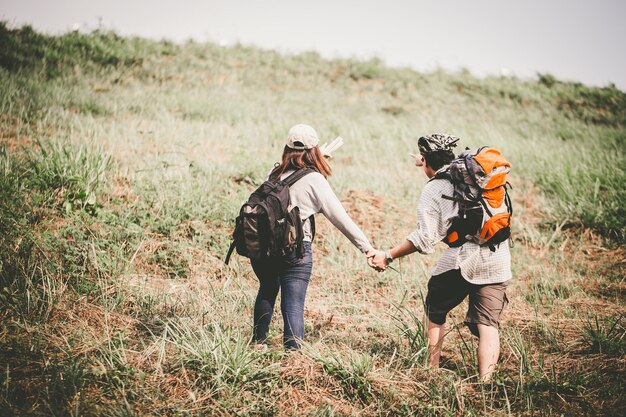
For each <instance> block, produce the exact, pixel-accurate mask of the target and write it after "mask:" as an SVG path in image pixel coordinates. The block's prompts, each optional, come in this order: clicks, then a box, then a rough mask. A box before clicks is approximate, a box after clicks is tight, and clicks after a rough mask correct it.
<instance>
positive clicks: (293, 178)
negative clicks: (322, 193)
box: [283, 168, 317, 187]
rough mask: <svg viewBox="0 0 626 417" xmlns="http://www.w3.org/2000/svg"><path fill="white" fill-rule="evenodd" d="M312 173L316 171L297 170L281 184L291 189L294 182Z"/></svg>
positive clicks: (307, 169) (309, 169)
mask: <svg viewBox="0 0 626 417" xmlns="http://www.w3.org/2000/svg"><path fill="white" fill-rule="evenodd" d="M313 172H317V171H316V170H314V169H313V168H300V169H299V170H297V171H296V172H294V173H293V174H291V175H290V176H288V177H287V178H285V179H284V180H283V182H284V183H285V184H287V185H288V186H290V187H291V186H292V185H294V184H295V183H296V182H298V180H300V179H302V177H304V176H305V175H308V174H311V173H313Z"/></svg>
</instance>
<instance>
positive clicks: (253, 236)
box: [225, 168, 317, 265]
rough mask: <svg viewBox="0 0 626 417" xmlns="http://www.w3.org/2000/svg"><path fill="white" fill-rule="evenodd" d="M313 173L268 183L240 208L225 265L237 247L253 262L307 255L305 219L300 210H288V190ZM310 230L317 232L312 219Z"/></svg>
mask: <svg viewBox="0 0 626 417" xmlns="http://www.w3.org/2000/svg"><path fill="white" fill-rule="evenodd" d="M312 172H317V171H315V170H314V169H312V168H301V169H299V170H297V171H296V172H294V173H293V174H291V175H289V176H288V177H287V178H285V179H284V180H282V181H281V180H279V179H272V176H271V175H270V179H268V180H267V181H265V182H264V183H263V184H261V186H260V187H259V188H257V189H256V190H255V191H254V192H253V193H252V194H251V195H250V197H249V198H248V201H246V203H245V204H244V205H243V206H241V209H240V210H239V216H237V218H236V220H235V230H234V232H233V242H232V244H231V245H230V249H229V250H228V254H227V255H226V260H225V263H226V264H227V265H228V262H229V260H230V256H231V255H232V253H233V250H234V249H235V248H236V249H237V253H238V254H239V255H241V256H245V257H246V258H250V259H261V258H269V257H283V256H285V255H288V254H291V253H294V252H295V253H296V256H297V257H299V258H302V257H303V256H304V246H303V245H302V238H303V237H304V233H303V231H302V220H301V219H300V209H299V208H298V207H293V208H292V209H291V210H289V204H290V198H289V187H290V186H292V185H293V184H295V183H296V181H298V180H299V179H301V178H302V177H304V176H305V175H307V174H310V173H312ZM309 219H310V222H311V230H312V231H313V233H315V218H314V217H313V216H311V217H310V218H309Z"/></svg>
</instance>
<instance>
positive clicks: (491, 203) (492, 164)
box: [433, 146, 513, 251]
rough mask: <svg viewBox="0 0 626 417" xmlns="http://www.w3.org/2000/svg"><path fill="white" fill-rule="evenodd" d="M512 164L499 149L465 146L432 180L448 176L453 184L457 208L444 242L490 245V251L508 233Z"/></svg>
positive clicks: (510, 213) (511, 210)
mask: <svg viewBox="0 0 626 417" xmlns="http://www.w3.org/2000/svg"><path fill="white" fill-rule="evenodd" d="M510 170H511V164H510V163H509V161H507V160H506V159H505V158H504V156H502V154H501V153H500V151H499V150H497V149H494V148H490V147H487V146H483V147H481V148H478V149H472V150H470V149H467V150H465V151H463V152H462V153H461V154H460V155H459V156H458V157H457V158H456V159H454V160H453V161H452V162H451V163H450V166H449V167H448V169H446V170H445V171H442V172H439V173H437V174H436V175H435V176H434V177H433V179H447V180H449V181H451V182H452V185H453V186H454V193H453V195H452V196H442V197H443V198H445V199H448V200H452V201H454V202H456V203H457V205H458V207H459V213H458V216H457V217H455V218H454V219H453V221H452V225H451V227H450V228H449V229H448V234H447V236H446V238H445V239H444V242H445V243H447V244H448V246H450V247H458V246H461V245H462V244H464V243H465V242H474V243H477V244H479V245H481V246H489V248H490V249H491V251H495V250H496V246H497V245H499V244H500V243H502V242H504V241H505V240H507V239H509V237H510V236H511V216H512V215H513V206H512V205H511V199H510V198H509V193H508V191H507V185H508V186H510V184H509V183H508V181H507V175H508V173H509V171H510Z"/></svg>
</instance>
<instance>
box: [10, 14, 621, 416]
mask: <svg viewBox="0 0 626 417" xmlns="http://www.w3.org/2000/svg"><path fill="white" fill-rule="evenodd" d="M0 114H1V115H0V190H1V192H2V199H1V200H0V201H1V203H0V228H1V230H0V254H1V255H0V256H1V257H0V307H1V310H0V317H1V324H0V370H1V372H0V388H1V389H0V414H2V415H76V416H78V415H115V416H121V415H317V416H333V415H335V416H343V415H346V416H347V415H363V416H370V415H407V414H415V415H433V416H440V415H563V414H564V415H623V414H624V413H626V401H624V399H623V392H624V391H625V386H624V385H625V383H624V381H625V378H624V376H625V369H626V360H625V353H626V316H625V314H626V308H625V307H624V306H625V304H624V293H625V291H624V290H625V288H626V284H625V283H624V275H625V274H624V272H625V269H624V259H625V255H626V253H625V250H624V247H623V244H624V240H625V238H626V233H625V228H624V225H625V221H624V218H625V216H626V213H625V211H624V207H625V205H626V197H625V195H626V194H625V193H624V188H625V184H626V175H625V173H624V167H625V166H626V164H625V162H626V161H625V155H626V152H625V151H626V149H625V148H626V94H624V92H622V91H620V90H618V89H616V88H615V87H613V86H609V87H606V88H591V87H587V86H584V85H581V84H575V83H564V82H561V81H559V80H557V79H555V78H554V77H552V76H550V75H548V74H543V75H540V76H539V78H538V80H537V81H528V80H527V81H524V80H519V79H516V78H499V77H492V78H486V79H482V80H480V79H476V78H474V77H473V76H472V75H471V74H469V73H466V72H461V73H454V74H451V73H446V72H443V71H437V72H433V73H428V74H423V73H417V72H415V71H413V70H410V69H391V68H387V67H385V66H384V65H383V64H382V63H381V62H378V61H376V60H370V61H356V60H332V61H329V60H324V59H321V58H320V57H319V56H318V55H317V54H315V53H306V54H300V55H293V56H285V55H280V54H277V53H275V52H272V51H263V50H259V49H254V48H248V47H243V46H234V47H228V48H223V47H219V46H216V45H213V44H198V43H192V42H189V43H187V44H184V45H175V44H172V43H169V42H165V41H164V42H153V41H148V40H145V39H137V38H121V37H119V36H117V35H115V34H112V33H101V32H94V33H92V34H90V35H82V34H78V33H72V34H67V35H63V36H58V37H51V36H46V35H42V34H39V33H37V32H35V31H33V30H32V29H30V28H28V27H25V28H21V29H10V28H8V27H7V26H6V24H1V25H0ZM299 122H304V123H308V124H311V125H313V126H314V127H315V128H316V129H317V131H318V132H319V133H320V135H322V137H324V138H328V139H332V138H334V137H335V136H336V135H339V134H340V135H342V136H343V137H344V138H345V141H346V144H345V146H344V147H343V148H341V150H339V151H338V153H337V155H336V158H335V159H334V161H333V163H332V166H333V170H334V174H333V176H332V177H331V179H330V181H331V185H332V186H333V188H334V189H335V191H336V192H337V194H338V195H339V196H340V198H341V199H342V201H343V203H344V205H345V206H346V208H347V209H348V212H349V213H350V214H351V215H352V216H353V218H354V219H355V221H356V222H357V223H358V224H359V225H360V226H361V227H362V229H363V230H364V231H365V233H366V234H367V235H368V236H369V237H370V239H371V240H372V242H373V243H374V244H375V245H376V246H380V247H389V246H390V245H391V244H394V243H397V242H399V241H401V240H402V239H404V237H405V236H406V235H407V234H408V233H409V232H410V231H411V230H412V228H413V226H414V210H415V205H416V201H417V198H418V196H419V194H420V190H421V187H422V186H423V185H424V184H425V182H426V179H425V177H424V176H423V174H422V173H421V172H420V171H419V170H418V169H416V168H415V167H414V166H413V165H412V163H411V160H410V159H409V158H408V153H409V152H415V150H416V140H415V139H416V138H417V137H419V136H420V135H422V134H424V133H432V132H438V131H444V132H448V133H452V134H455V135H457V136H460V137H461V138H462V142H461V145H462V146H469V147H472V146H478V145H483V144H489V145H492V146H495V147H498V148H499V149H501V150H502V151H503V153H504V154H505V155H506V156H507V157H508V158H509V160H510V161H511V162H512V164H513V175H512V178H511V182H512V184H513V191H512V197H513V200H514V204H515V219H514V221H515V223H514V237H515V243H516V246H515V248H514V249H513V252H512V253H513V272H514V277H515V279H514V280H513V281H512V283H511V286H510V293H509V298H510V300H511V304H510V307H509V309H508V312H507V315H506V319H505V322H504V324H503V329H502V356H501V366H500V369H499V371H498V375H497V377H496V378H495V381H494V382H493V383H492V384H489V385H483V384H480V383H479V382H478V381H477V378H476V376H475V374H476V366H475V363H476V361H475V348H476V341H475V340H474V339H472V337H471V336H470V334H469V332H468V331H467V329H465V328H463V326H462V320H463V316H464V312H463V309H462V308H457V309H456V310H455V311H454V312H453V314H452V316H451V318H450V322H451V324H452V326H451V330H450V334H449V335H448V336H447V339H446V342H445V345H444V356H445V359H446V361H445V364H444V367H443V368H442V370H441V372H437V373H434V372H430V371H429V370H427V369H426V368H425V367H424V364H425V363H426V362H425V361H426V359H427V358H426V357H425V355H426V354H425V349H424V347H425V335H424V329H423V327H422V323H421V321H422V314H423V307H422V298H423V295H424V294H425V290H426V282H427V280H428V278H429V271H430V269H431V268H432V267H433V266H434V264H435V262H436V260H437V258H438V254H435V255H431V256H418V255H417V254H416V255H413V256H411V257H407V258H405V259H403V260H401V261H400V262H399V266H398V268H399V271H400V272H399V273H396V272H394V271H388V272H385V273H384V274H377V273H375V272H373V271H371V270H370V269H369V268H368V267H367V266H366V263H365V261H364V259H363V258H362V255H360V253H358V251H357V250H356V249H354V248H353V247H352V246H351V245H350V243H349V242H348V240H347V239H345V238H344V237H343V236H342V235H341V234H340V233H339V232H337V231H336V230H335V229H333V228H332V227H331V226H330V225H329V224H328V223H327V222H326V221H325V219H323V218H322V217H320V218H319V221H318V229H319V232H318V235H317V237H316V241H315V244H314V246H315V250H314V258H315V261H314V271H313V276H312V281H311V286H310V289H309V294H308V295H307V305H306V307H307V310H306V312H305V320H306V332H307V335H306V338H307V342H308V344H307V346H306V348H305V349H303V351H302V352H299V353H296V354H290V355H287V354H285V353H284V352H283V350H282V346H281V328H282V323H281V321H280V314H277V315H276V319H275V320H274V323H273V324H272V329H271V331H272V347H271V348H270V349H269V350H267V351H256V350H253V349H251V348H249V347H248V346H247V342H248V339H249V335H250V333H251V326H252V306H253V302H254V296H255V294H256V289H257V284H256V278H255V276H254V274H253V273H252V271H251V269H250V267H249V264H248V262H247V260H246V259H242V258H236V259H235V262H234V263H233V264H232V265H231V267H226V266H224V265H223V262H222V259H223V258H224V255H225V253H226V250H227V247H228V245H229V240H230V236H229V234H230V232H231V230H232V226H233V218H234V216H235V214H236V212H237V210H238V208H239V205H240V204H241V202H242V201H244V200H245V198H246V197H247V196H248V194H249V193H250V192H251V191H252V190H253V189H254V188H255V186H256V185H257V184H259V183H260V182H261V181H262V179H263V177H264V175H265V174H266V173H267V171H268V169H269V167H271V165H272V164H273V163H274V162H275V161H277V159H278V158H279V157H280V153H281V151H282V147H283V145H284V139H285V134H286V131H287V129H288V128H289V127H290V126H291V125H293V124H295V123H299ZM441 250H443V247H441V248H440V249H439V252H438V253H440V252H441Z"/></svg>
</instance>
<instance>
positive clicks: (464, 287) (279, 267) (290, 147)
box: [251, 124, 511, 381]
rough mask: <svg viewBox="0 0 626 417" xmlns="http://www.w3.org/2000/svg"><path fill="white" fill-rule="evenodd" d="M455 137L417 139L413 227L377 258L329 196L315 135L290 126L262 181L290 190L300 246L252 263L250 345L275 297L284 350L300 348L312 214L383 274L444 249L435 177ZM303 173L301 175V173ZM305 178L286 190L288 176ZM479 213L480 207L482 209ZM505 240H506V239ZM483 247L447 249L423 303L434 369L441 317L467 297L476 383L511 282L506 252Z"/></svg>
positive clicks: (491, 359) (442, 197) (443, 198)
mask: <svg viewBox="0 0 626 417" xmlns="http://www.w3.org/2000/svg"><path fill="white" fill-rule="evenodd" d="M458 141H459V139H458V138H456V137H454V136H450V135H445V134H432V135H426V136H422V137H420V138H419V139H418V143H417V144H418V147H419V153H420V155H417V156H416V157H415V160H416V165H417V166H418V167H422V169H423V170H424V174H426V176H427V177H428V178H429V179H430V180H429V182H428V183H427V184H426V185H425V186H424V188H423V190H422V193H421V196H420V199H419V203H418V205H417V225H416V228H415V230H413V231H412V232H411V233H409V234H408V235H407V237H406V239H405V240H404V241H402V242H400V243H399V244H398V245H397V246H395V247H393V248H391V249H388V250H385V251H381V250H376V249H374V248H373V247H372V245H371V244H370V242H369V240H368V239H367V237H366V236H365V234H364V233H363V232H362V231H361V229H360V228H359V227H358V226H357V225H356V224H355V223H354V221H353V220H352V219H351V218H350V216H349V215H348V214H347V213H346V211H345V209H344V207H343V206H342V204H341V202H340V201H339V199H338V198H337V196H336V195H335V193H334V192H333V190H332V188H331V186H330V184H329V183H328V181H327V177H328V176H330V175H331V167H330V166H329V164H328V162H327V160H326V156H327V155H325V154H324V152H323V148H322V149H320V147H319V146H318V144H319V138H318V135H317V133H316V131H315V130H314V129H313V128H312V127H311V126H308V125H304V124H298V125H295V126H293V127H292V128H291V129H290V130H289V133H288V135H287V143H286V145H285V148H284V151H283V155H282V160H281V162H280V163H278V164H277V165H276V166H275V168H274V169H273V170H272V171H271V173H270V175H269V180H273V181H285V182H287V184H288V185H289V187H288V190H289V199H290V206H291V207H297V208H298V209H299V219H298V220H299V221H301V233H302V237H301V244H300V250H299V251H292V252H291V253H287V254H285V255H284V256H281V257H262V258H259V259H251V265H252V268H253V270H254V272H255V274H256V276H257V278H258V280H259V291H258V294H257V297H256V301H255V305H254V330H253V336H252V342H253V343H255V344H264V343H266V340H267V334H268V330H269V325H270V322H271V319H272V314H273V311H274V304H275V301H276V297H277V295H278V292H279V290H280V291H281V311H282V315H283V320H284V336H283V341H284V345H285V348H286V349H290V350H291V349H299V348H300V343H299V341H301V340H303V338H304V302H305V298H306V291H307V287H308V284H309V280H310V277H311V271H312V266H313V260H312V249H311V242H312V240H313V237H314V234H315V220H314V215H315V214H317V213H322V214H323V215H324V216H325V217H326V218H327V219H328V220H329V221H330V222H331V223H332V224H333V225H334V226H335V227H336V228H337V229H339V230H340V231H341V233H342V234H343V235H345V236H346V237H347V238H348V239H349V240H350V242H352V244H354V245H355V246H356V247H357V248H358V249H359V250H360V251H361V252H363V253H364V254H365V255H366V257H367V262H368V264H369V266H371V267H372V268H375V269H376V270H378V271H384V270H385V269H386V268H387V267H388V265H389V264H390V263H392V262H393V261H394V260H395V259H397V258H400V257H403V256H406V255H409V254H411V253H414V252H419V253H421V254H428V253H433V252H434V248H435V245H436V244H437V243H439V242H441V241H446V242H448V239H447V237H448V235H449V229H450V227H451V224H452V223H453V222H454V221H455V219H458V217H459V207H458V204H457V202H456V201H455V200H454V199H452V198H449V196H452V195H454V187H453V184H452V182H451V181H449V180H447V179H446V178H444V177H443V176H441V175H440V174H439V173H442V172H443V171H445V170H446V168H447V167H448V165H449V164H450V163H451V162H452V161H453V160H454V159H455V155H454V153H453V152H452V149H453V148H454V147H456V143H457V142H458ZM307 168H308V170H306V169H307ZM298 171H308V172H306V173H305V174H304V175H300V176H299V178H298V179H296V180H295V182H293V183H290V181H289V180H288V178H289V176H290V175H291V174H293V173H294V172H298ZM485 207H486V206H485ZM507 237H508V235H507ZM504 243H505V244H502V245H500V244H499V245H498V246H497V247H495V246H490V247H488V246H485V245H480V244H478V243H475V242H472V241H467V242H465V243H463V244H461V245H453V246H451V247H449V248H448V249H447V250H445V252H444V253H443V255H442V256H441V258H440V259H439V261H438V262H437V265H436V266H435V268H434V269H433V270H432V276H431V278H430V280H429V282H428V293H427V296H426V300H425V306H424V307H425V312H426V319H427V322H428V345H429V346H428V348H429V364H430V366H431V367H432V368H437V367H439V361H440V355H441V347H442V342H443V339H444V336H445V334H446V328H445V322H446V316H447V314H448V312H450V310H452V309H453V308H454V307H456V306H458V305H459V304H460V303H461V302H462V301H463V300H464V299H465V298H466V297H467V296H469V308H468V311H467V315H466V317H465V324H466V325H467V326H468V327H469V329H470V331H471V332H472V334H474V335H475V336H477V337H478V339H479V342H478V355H477V358H478V369H479V374H480V377H481V379H482V380H483V381H488V380H489V379H490V378H491V374H492V373H493V371H494V369H495V367H496V365H497V361H498V357H499V354H500V335H499V324H500V318H501V315H502V312H503V310H504V308H505V306H506V304H507V303H508V300H507V296H506V292H505V290H506V285H507V281H508V280H509V279H511V259H510V252H509V245H508V242H507V241H504Z"/></svg>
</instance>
